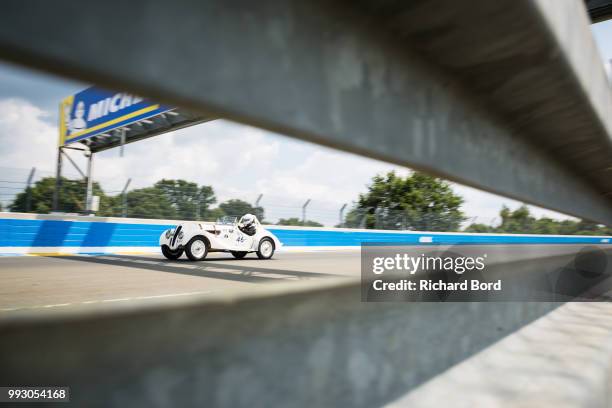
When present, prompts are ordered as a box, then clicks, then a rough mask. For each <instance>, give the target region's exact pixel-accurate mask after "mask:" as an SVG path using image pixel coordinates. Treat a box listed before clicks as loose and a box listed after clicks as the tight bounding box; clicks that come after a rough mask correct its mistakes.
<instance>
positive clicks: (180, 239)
mask: <svg viewBox="0 0 612 408" xmlns="http://www.w3.org/2000/svg"><path fill="white" fill-rule="evenodd" d="M178 240H179V241H182V240H183V231H181V232H179V234H178Z"/></svg>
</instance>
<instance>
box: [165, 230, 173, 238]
mask: <svg viewBox="0 0 612 408" xmlns="http://www.w3.org/2000/svg"><path fill="white" fill-rule="evenodd" d="M171 236H172V230H171V229H169V230H166V239H170V237H171Z"/></svg>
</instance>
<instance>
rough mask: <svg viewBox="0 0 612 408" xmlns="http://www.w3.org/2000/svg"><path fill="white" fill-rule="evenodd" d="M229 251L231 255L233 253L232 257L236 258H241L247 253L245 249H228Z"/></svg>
mask: <svg viewBox="0 0 612 408" xmlns="http://www.w3.org/2000/svg"><path fill="white" fill-rule="evenodd" d="M230 252H231V253H232V255H234V258H236V259H242V258H244V257H245V256H246V254H247V252H246V251H230Z"/></svg>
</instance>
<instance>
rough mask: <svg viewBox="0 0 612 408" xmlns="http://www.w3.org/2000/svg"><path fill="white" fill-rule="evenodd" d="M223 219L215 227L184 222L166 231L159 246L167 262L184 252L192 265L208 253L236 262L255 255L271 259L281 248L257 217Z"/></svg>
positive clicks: (279, 243) (201, 223)
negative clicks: (227, 255) (228, 256)
mask: <svg viewBox="0 0 612 408" xmlns="http://www.w3.org/2000/svg"><path fill="white" fill-rule="evenodd" d="M236 220H237V217H223V218H221V219H219V220H218V221H217V222H215V223H205V222H197V221H196V222H184V223H182V224H179V225H177V226H176V227H175V228H171V229H168V230H165V231H164V232H163V233H162V234H161V236H160V237H159V245H160V246H161V251H162V253H163V254H164V256H165V257H166V258H168V259H172V260H174V259H178V258H180V256H181V255H183V252H185V254H186V255H187V258H189V259H190V260H192V261H201V260H203V259H204V258H206V255H208V253H209V252H230V253H231V254H232V255H233V256H234V258H237V259H241V258H244V257H245V256H246V255H247V254H248V253H250V252H255V253H256V254H257V257H258V258H259V259H270V258H272V255H274V251H275V250H276V249H278V248H280V247H281V246H282V244H281V242H280V241H279V240H278V238H276V236H275V235H274V234H272V233H271V232H270V231H268V230H266V229H265V228H263V227H262V226H261V224H260V223H259V220H258V219H257V217H255V216H254V215H253V214H246V215H244V216H242V217H241V218H240V221H236Z"/></svg>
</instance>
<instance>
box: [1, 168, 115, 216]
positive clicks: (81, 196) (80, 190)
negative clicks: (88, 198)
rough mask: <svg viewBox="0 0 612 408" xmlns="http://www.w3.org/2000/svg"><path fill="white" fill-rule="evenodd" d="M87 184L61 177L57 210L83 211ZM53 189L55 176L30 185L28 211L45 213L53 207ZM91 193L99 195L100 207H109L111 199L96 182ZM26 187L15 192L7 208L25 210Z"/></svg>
mask: <svg viewBox="0 0 612 408" xmlns="http://www.w3.org/2000/svg"><path fill="white" fill-rule="evenodd" d="M86 189H87V185H86V183H85V181H84V180H70V179H67V178H65V177H62V189H61V193H60V197H59V208H58V210H59V211H62V212H83V211H85V191H86ZM54 190H55V177H45V178H43V179H40V180H38V181H37V182H36V183H35V184H34V186H33V187H30V189H29V193H30V195H31V198H30V200H31V201H30V211H31V212H35V213H39V214H47V213H49V212H51V211H52V209H53V191H54ZM93 195H97V196H99V197H100V209H101V210H106V209H108V208H109V206H110V205H112V204H111V201H112V200H110V199H109V197H108V196H107V195H106V194H104V191H102V189H101V188H100V185H99V184H98V183H93ZM27 200H28V189H26V190H24V191H22V192H21V193H19V194H17V196H16V197H15V199H14V200H13V202H12V203H11V204H10V205H9V208H10V210H11V211H13V212H26V211H27Z"/></svg>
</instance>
